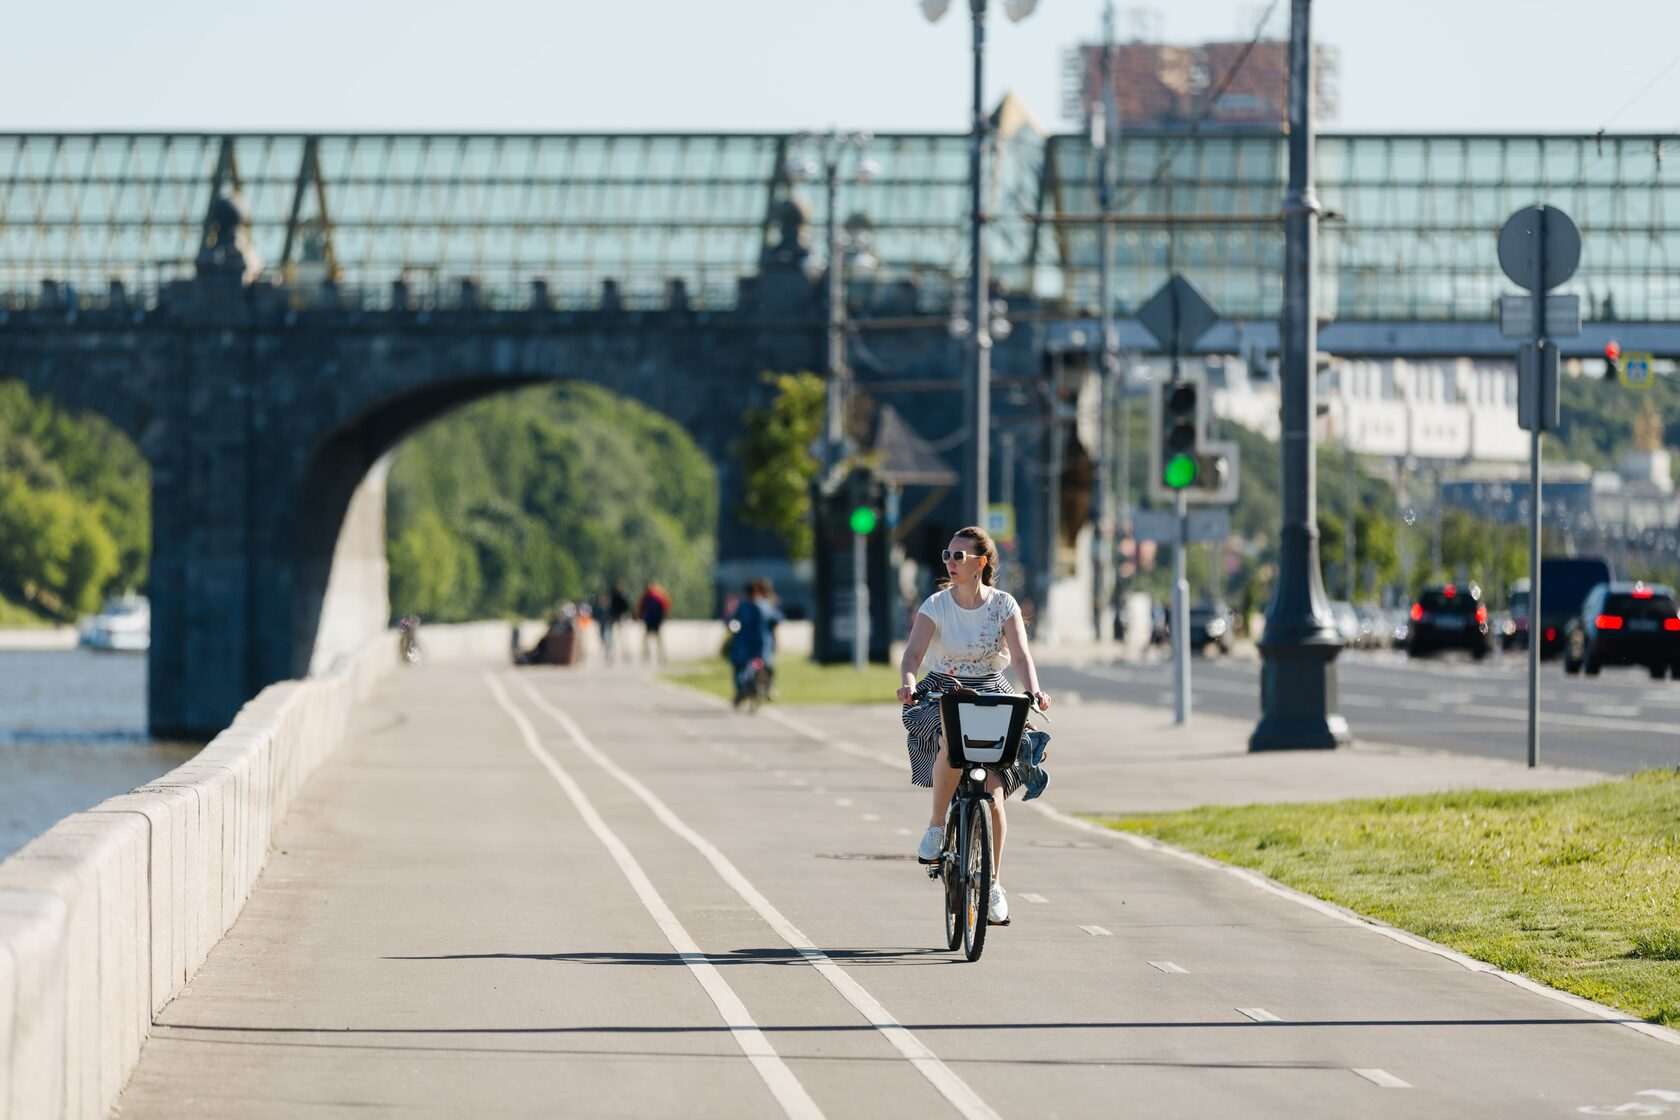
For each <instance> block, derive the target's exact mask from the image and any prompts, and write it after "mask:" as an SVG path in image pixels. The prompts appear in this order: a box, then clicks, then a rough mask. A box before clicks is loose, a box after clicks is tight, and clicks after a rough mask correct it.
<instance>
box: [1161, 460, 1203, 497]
mask: <svg viewBox="0 0 1680 1120" xmlns="http://www.w3.org/2000/svg"><path fill="white" fill-rule="evenodd" d="M1196 474H1197V466H1196V459H1195V457H1194V456H1192V455H1185V454H1182V453H1181V454H1178V455H1174V456H1173V457H1172V458H1171V459H1168V460H1167V465H1166V466H1165V467H1163V468H1161V481H1162V482H1164V483H1166V485H1167V488H1168V489H1169V490H1183V489H1184V488H1185V487H1186V486H1189V485H1191V484H1192V483H1194V482H1195V481H1196Z"/></svg>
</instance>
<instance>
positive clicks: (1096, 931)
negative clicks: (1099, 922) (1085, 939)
mask: <svg viewBox="0 0 1680 1120" xmlns="http://www.w3.org/2000/svg"><path fill="white" fill-rule="evenodd" d="M1079 928H1080V929H1082V930H1084V931H1085V932H1086V933H1088V934H1090V935H1091V936H1092V937H1113V936H1114V935H1113V934H1112V933H1110V932H1108V931H1107V930H1106V929H1104V928H1103V927H1101V926H1080V927H1079Z"/></svg>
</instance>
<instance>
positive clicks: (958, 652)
mask: <svg viewBox="0 0 1680 1120" xmlns="http://www.w3.org/2000/svg"><path fill="white" fill-rule="evenodd" d="M985 593H986V597H985V599H983V600H982V601H981V603H980V605H979V606H978V607H975V608H974V609H973V610H965V609H963V608H962V607H959V606H958V605H957V602H956V600H955V599H953V598H951V590H950V588H946V589H945V590H944V591H939V592H935V593H934V594H932V595H930V596H928V598H927V600H926V601H925V602H923V603H922V609H921V610H920V611H918V612H917V613H918V614H925V615H927V616H928V618H930V619H932V620H933V625H934V634H933V641H931V642H929V643H928V650H927V655H926V656H925V657H924V658H923V659H922V667H923V668H924V669H925V670H927V671H928V672H931V673H948V674H950V675H951V676H953V677H978V676H984V675H986V674H988V673H1001V672H1003V670H1004V668H1005V667H1006V666H1007V665H1008V664H1009V647H1008V646H1007V645H1005V644H1004V640H1003V624H1004V623H1005V622H1008V621H1009V620H1010V619H1011V618H1013V617H1014V616H1015V615H1018V614H1020V613H1021V607H1020V605H1019V604H1018V603H1016V602H1015V597H1014V596H1013V595H1011V594H1010V593H1009V592H1007V591H1000V590H998V589H997V588H995V587H989V588H986V589H985Z"/></svg>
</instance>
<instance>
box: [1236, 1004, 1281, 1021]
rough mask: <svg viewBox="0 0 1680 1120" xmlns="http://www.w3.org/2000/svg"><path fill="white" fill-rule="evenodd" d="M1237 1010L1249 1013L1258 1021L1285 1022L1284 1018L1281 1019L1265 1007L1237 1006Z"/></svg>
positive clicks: (1251, 1017)
mask: <svg viewBox="0 0 1680 1120" xmlns="http://www.w3.org/2000/svg"><path fill="white" fill-rule="evenodd" d="M1237 1010H1238V1011H1239V1012H1240V1013H1242V1014H1244V1015H1247V1016H1248V1017H1249V1018H1250V1019H1253V1020H1254V1021H1255V1022H1256V1023H1281V1022H1283V1020H1282V1019H1279V1018H1278V1017H1277V1016H1276V1015H1273V1014H1272V1013H1271V1012H1270V1011H1267V1010H1266V1009H1265V1008H1264V1007H1239V1008H1237Z"/></svg>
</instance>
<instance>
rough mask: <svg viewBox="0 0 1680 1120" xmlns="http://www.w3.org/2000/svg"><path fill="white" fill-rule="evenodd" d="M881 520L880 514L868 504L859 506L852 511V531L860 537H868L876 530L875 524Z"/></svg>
mask: <svg viewBox="0 0 1680 1120" xmlns="http://www.w3.org/2000/svg"><path fill="white" fill-rule="evenodd" d="M880 520H881V518H880V515H879V514H877V513H876V512H875V511H874V510H872V509H870V508H869V507H868V506H858V507H857V508H856V509H854V510H853V511H852V519H851V524H852V532H854V533H856V534H857V535H858V536H860V537H867V536H868V535H869V534H870V533H873V532H874V531H875V526H876V525H877V524H878V523H879V522H880Z"/></svg>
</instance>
